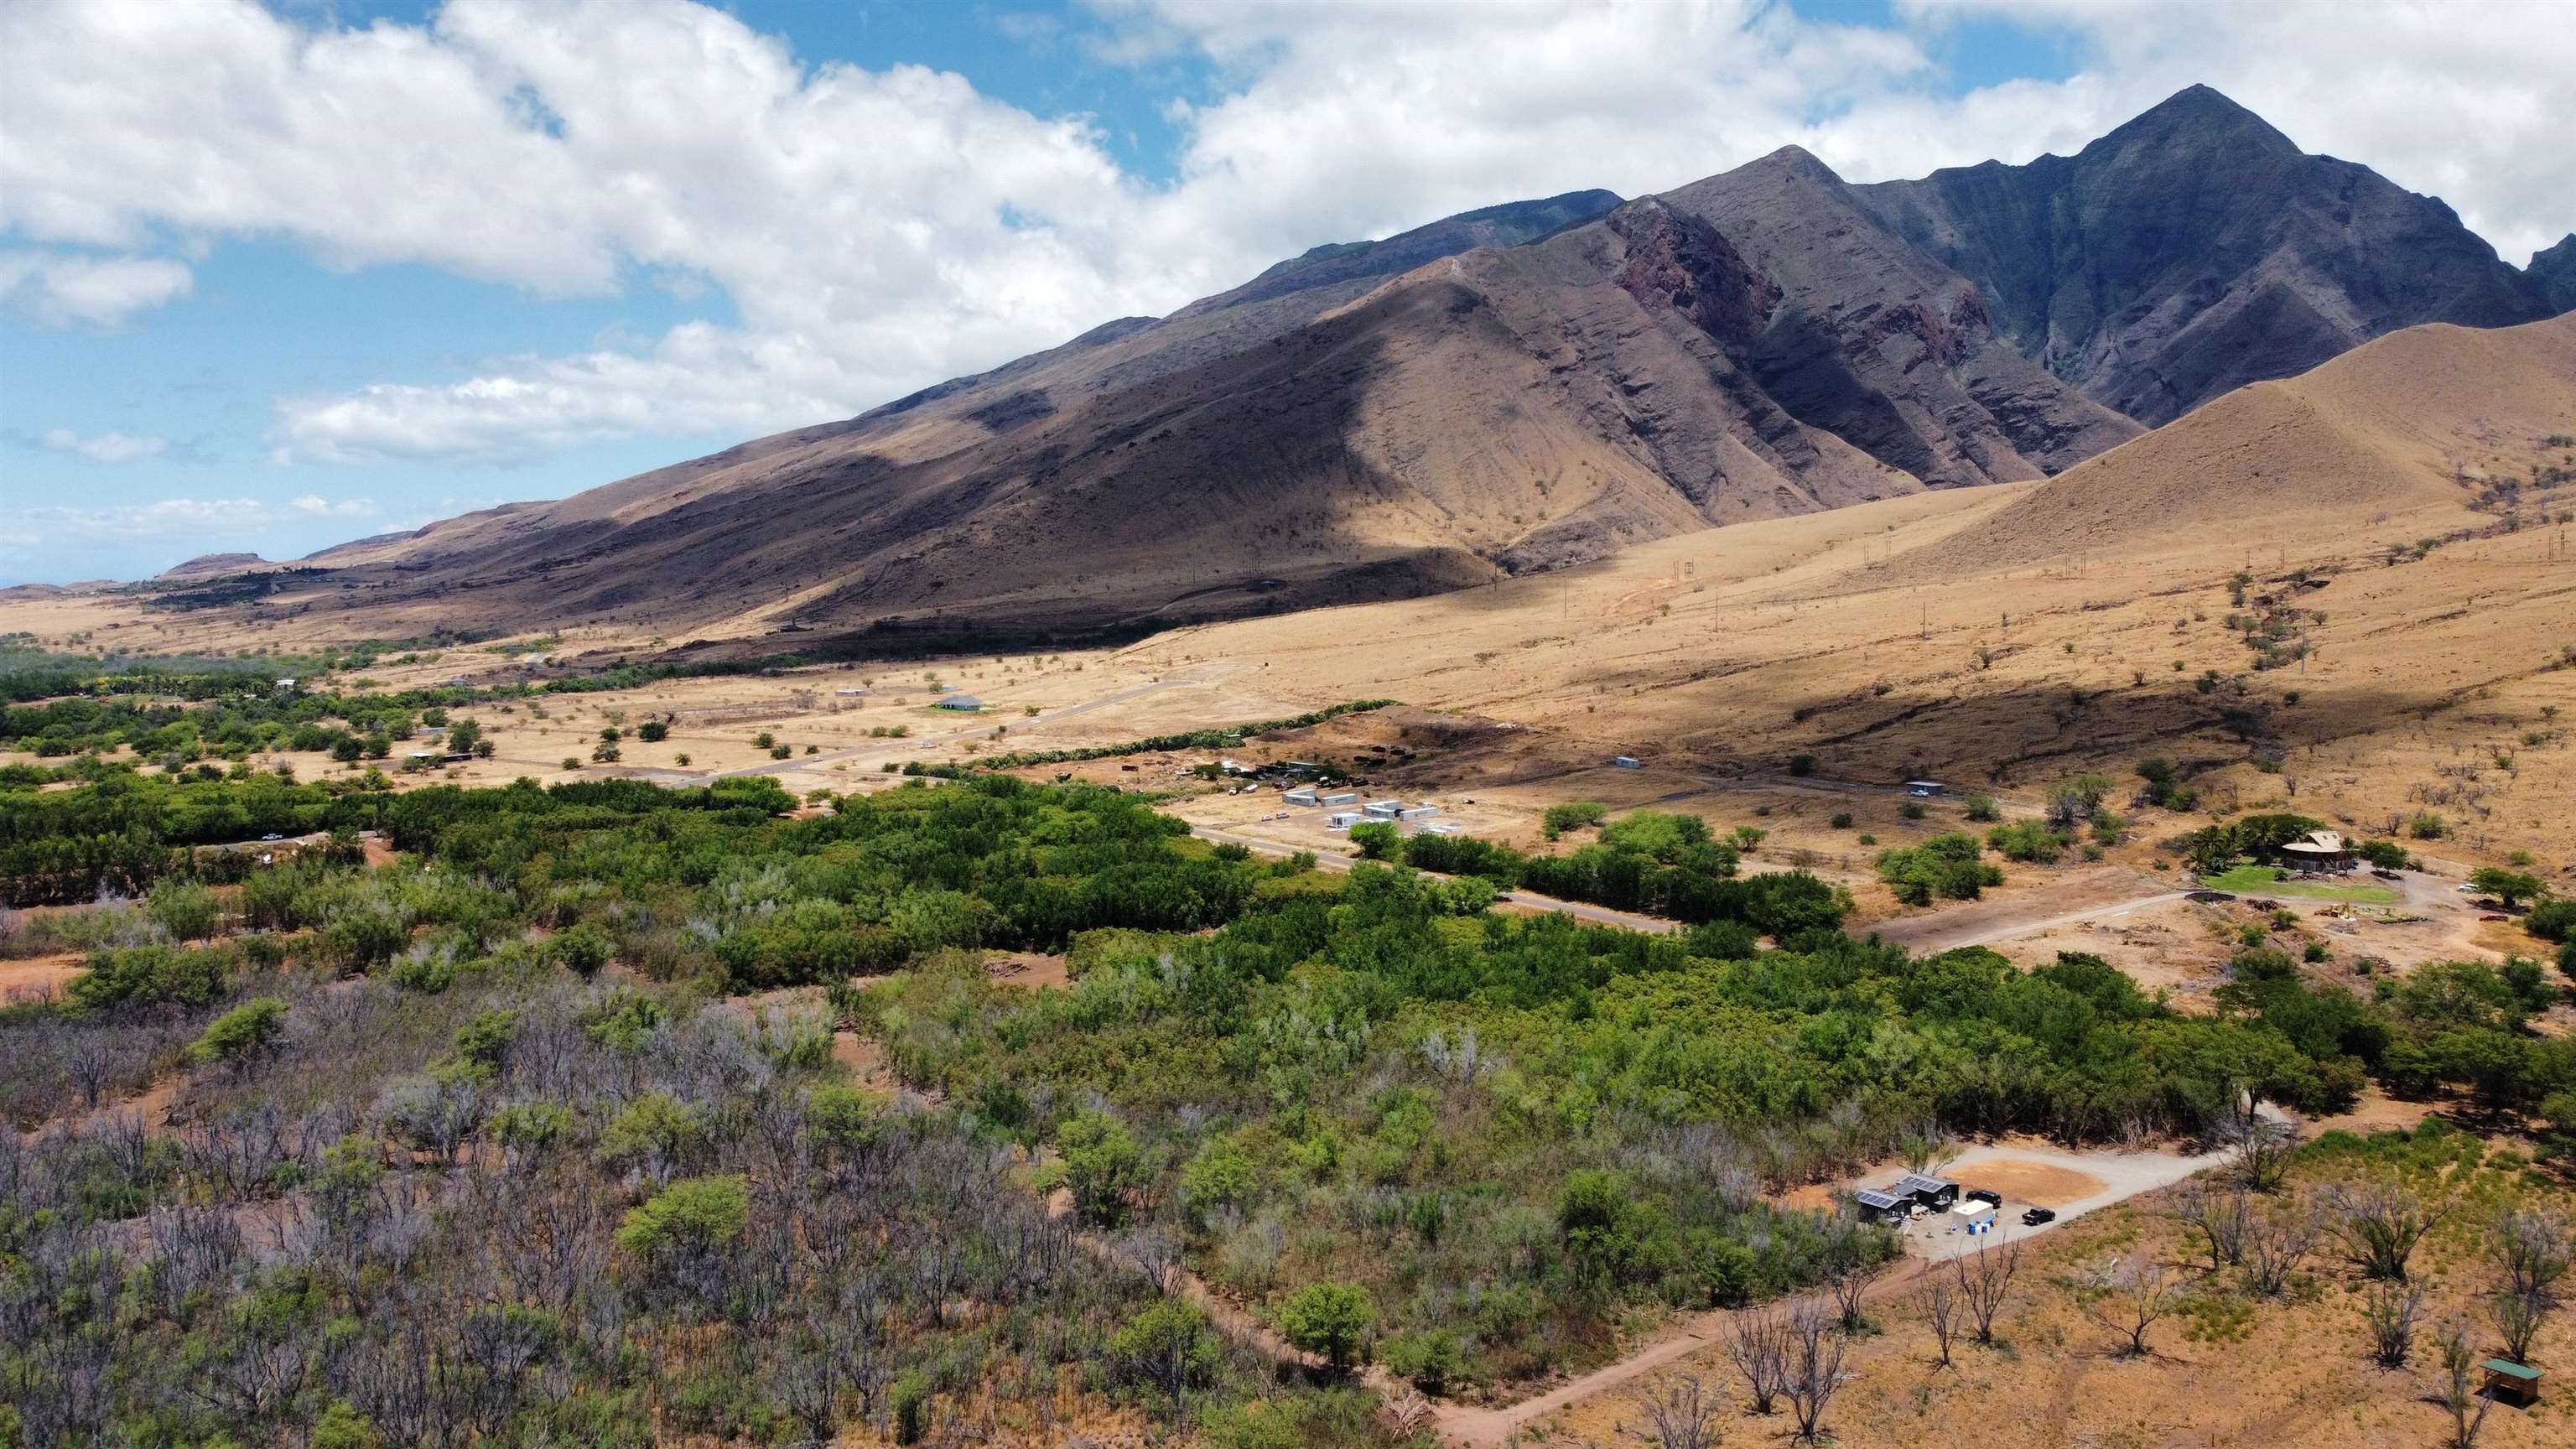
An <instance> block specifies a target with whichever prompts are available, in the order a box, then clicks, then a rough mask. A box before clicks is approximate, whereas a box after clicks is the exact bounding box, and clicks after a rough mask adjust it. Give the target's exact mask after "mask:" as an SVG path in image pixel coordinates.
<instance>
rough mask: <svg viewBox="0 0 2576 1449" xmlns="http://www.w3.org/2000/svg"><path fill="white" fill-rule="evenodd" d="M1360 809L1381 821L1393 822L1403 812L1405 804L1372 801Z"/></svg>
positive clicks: (1401, 802) (1400, 802)
mask: <svg viewBox="0 0 2576 1449" xmlns="http://www.w3.org/2000/svg"><path fill="white" fill-rule="evenodd" d="M1360 809H1362V810H1363V811H1366V812H1367V813H1368V814H1371V815H1374V816H1376V817H1377V818H1378V819H1380V820H1393V819H1394V818H1395V817H1396V816H1397V815H1399V814H1401V813H1402V812H1403V810H1404V802H1403V801H1401V800H1371V801H1370V802H1368V803H1367V804H1366V805H1363V806H1361V807H1360Z"/></svg>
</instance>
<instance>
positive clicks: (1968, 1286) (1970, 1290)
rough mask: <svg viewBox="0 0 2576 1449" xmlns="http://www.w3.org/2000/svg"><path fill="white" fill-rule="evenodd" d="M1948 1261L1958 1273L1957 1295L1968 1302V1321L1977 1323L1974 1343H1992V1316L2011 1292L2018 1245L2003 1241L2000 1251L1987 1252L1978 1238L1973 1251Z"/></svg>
mask: <svg viewBox="0 0 2576 1449" xmlns="http://www.w3.org/2000/svg"><path fill="white" fill-rule="evenodd" d="M1950 1261H1951V1264H1952V1266H1953V1267H1954V1268H1955V1270H1956V1271H1957V1273H1958V1275H1959V1295H1960V1297H1961V1298H1963V1299H1965V1300H1966V1302H1967V1305H1968V1321H1969V1322H1970V1323H1972V1324H1975V1325H1976V1331H1977V1342H1979V1343H1992V1342H1994V1341H1995V1318H1996V1316H1997V1315H1998V1314H2000V1313H2002V1312H2003V1308H2004V1300H2005V1299H2007V1298H2009V1297H2010V1296H2011V1295H2012V1281H2013V1275H2014V1274H2016V1273H2019V1272H2020V1271H2021V1244H2019V1243H2006V1244H2004V1245H2003V1247H2002V1249H2001V1250H2000V1251H1989V1250H1988V1248H1987V1246H1986V1244H1985V1242H1984V1240H1982V1239H1980V1240H1979V1241H1978V1243H1977V1251H1976V1252H1974V1253H1971V1254H1966V1255H1963V1256H1960V1257H1957V1258H1953V1259H1951V1260H1950Z"/></svg>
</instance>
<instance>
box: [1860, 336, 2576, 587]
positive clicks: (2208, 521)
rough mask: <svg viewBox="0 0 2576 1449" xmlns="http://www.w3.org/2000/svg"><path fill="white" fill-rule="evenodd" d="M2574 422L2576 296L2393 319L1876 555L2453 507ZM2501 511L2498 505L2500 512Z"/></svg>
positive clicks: (2362, 523) (2285, 524)
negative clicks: (2287, 374) (2481, 315)
mask: <svg viewBox="0 0 2576 1449" xmlns="http://www.w3.org/2000/svg"><path fill="white" fill-rule="evenodd" d="M2570 433H2576V314H2570V315H2567V316H2563V317H2557V318H2553V319H2551V320H2549V321H2546V322H2530V323H2525V324H2523V325H2522V326H2519V327H2506V328H2497V329H2493V330H2481V329H2475V328H2467V327H2454V326H2450V325H2447V324H2441V323H2435V324H2431V325H2427V326H2423V327H2411V328H2408V329H2407V330H2405V331H2403V332H2393V333H2390V334H2389V335H2388V336H2386V337H2382V338H2380V339H2378V340H2376V341H2374V342H2371V343H2368V344H2366V345H2364V346H2361V347H2357V348H2355V349H2353V350H2352V351H2350V352H2347V353H2345V354H2344V355H2342V356H2341V357H2337V358H2335V359H2333V360H2332V361H2329V362H2326V363H2324V364H2322V365H2321V366H2319V367H2317V368H2316V369H2314V370H2313V371H2310V372H2307V373H2305V374H2303V375H2301V376H2298V377H2294V378H2286V379H2282V380H2278V381H2273V382H2260V383H2255V384H2253V385H2251V386H2248V387H2244V388H2240V389H2238V390H2237V391H2235V392H2232V393H2229V394H2228V395H2227V396H2225V397H2223V398H2220V399H2218V400H2217V401H2216V402H2213V403H2210V404H2208V405H2207V406H2205V407H2202V408H2199V409H2197V410H2195V411H2194V412H2192V413H2191V414H2190V415H2189V416H2187V417H2184V418H2180V419H2177V420H2176V421H2174V422H2171V423H2168V424H2166V425H2165V426H2164V427H2161V428H2158V429H2157V430H2156V431H2154V432H2152V433H2149V434H2148V435H2146V436H2145V437H2143V438H2139V439H2138V440H2136V441H2135V442H2132V443H2129V444H2126V445H2124V446H2122V447H2119V448H2116V449H2113V450H2112V451H2111V452H2108V453H2105V454H2103V455H2102V456H2101V457H2098V458H2095V459H2093V460H2092V461H2091V462H2089V463H2085V464H2083V465H2082V466H2080V467H2076V468H2072V469H2069V470H2068V471H2067V472H2065V473H2063V474H2060V475H2059V476H2058V477H2056V478H2054V479H2052V480H2050V481H2049V482H2048V483H2047V484H2045V485H2044V486H2042V487H2040V488H2037V489H2034V490H2032V491H2030V492H2029V493H2026V494H2024V495H2022V496H2021V497H2019V498H2017V499H2015V500H2013V501H2012V502H2011V503H2009V504H2007V505H2005V506H2003V507H2001V508H1999V509H1997V510H1996V511H1995V512H1994V513H1992V514H1991V515H1989V516H1988V517H1986V518H1985V519H1983V520H1981V521H1980V522H1979V523H1978V524H1977V525H1976V526H1974V527H1972V528H1969V529H1966V530H1963V531H1961V532H1960V533H1957V534H1955V535H1953V536H1951V537H1950V538H1948V539H1945V540H1942V541H1941V542H1939V543H1936V544H1933V545H1930V546H1928V547H1925V548H1923V549H1920V550H1917V551H1915V552H1912V553H1908V554H1904V555H1901V556H1899V557H1898V558H1897V559H1896V560H1895V563H1894V566H1893V567H1892V568H1890V569H1887V570H1885V571H1882V572H1878V573H1876V574H1875V575H1874V576H1873V578H1872V580H1871V582H1872V584H1873V586H1886V585H1891V584H1902V583H1907V582H1934V581H1938V580H1941V579H1945V578H1954V577H1964V576H1966V575H1968V574H1971V573H1987V572H1992V571H1994V570H1998V569H2005V568H2013V567H2018V566H2022V565H2027V564H2033V563H2040V562H2045V561H2051V560H2059V559H2065V558H2068V557H2070V556H2072V555H2074V554H2077V553H2079V552H2080V553H2082V554H2085V555H2087V556H2088V557H2093V558H2118V557H2146V556H2150V555H2157V554H2166V553H2177V552H2189V551H2193V550H2201V551H2206V550H2207V549H2208V548H2209V546H2210V544H2211V541H2212V540H2213V539H2217V540H2242V542H2243V543H2244V544H2245V545H2248V546H2251V545H2258V544H2259V545H2261V546H2263V547H2266V548H2269V547H2271V546H2273V545H2275V544H2278V543H2282V542H2284V541H2287V540H2290V539H2303V538H2308V537H2311V536H2314V535H2316V534H2318V533H2319V532H2320V531H2323V532H2327V533H2331V534H2333V535H2334V536H2337V537H2340V538H2344V539H2346V540H2348V541H2357V540H2355V538H2354V536H2355V531H2356V530H2359V529H2368V528H2375V527H2377V528H2393V529H2394V530H2396V533H2395V534H2393V535H2392V536H2402V537H2408V538H2412V537H2416V536H2419V535H2420V534H2422V533H2424V532H2428V531H2439V530H2436V529H2432V528H2430V527H2429V526H2426V527H2415V526H2412V524H2411V521H2410V520H2409V515H2410V514H2419V515H2420V514H2422V513H2423V511H2425V510H2437V511H2441V512H2444V513H2456V512H2460V511H2462V510H2465V509H2466V508H2467V506H2468V504H2469V503H2470V502H2471V500H2472V498H2473V496H2474V492H2475V489H2474V486H2473V485H2472V484H2466V483H2463V482H2462V481H2461V480H2462V479H2463V478H2471V479H2474V478H2475V477H2476V476H2477V475H2478V473H2479V472H2481V471H2483V470H2486V469H2488V468H2490V467H2491V466H2494V465H2498V464H2500V465H2501V467H2500V469H2498V471H2500V472H2502V473H2503V474H2505V475H2508V476H2514V477H2519V476H2521V475H2522V473H2523V472H2524V470H2525V469H2526V468H2527V466H2528V465H2529V463H2530V462H2531V461H2532V460H2533V459H2534V458H2536V457H2538V456H2539V455H2540V446H2541V440H2542V439H2544V438H2547V437H2550V436H2553V435H2563V434H2570ZM2486 521H2488V522H2492V521H2493V520H2492V519H2489V520H2486Z"/></svg>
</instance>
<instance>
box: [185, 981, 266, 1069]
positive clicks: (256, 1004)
mask: <svg viewBox="0 0 2576 1449" xmlns="http://www.w3.org/2000/svg"><path fill="white" fill-rule="evenodd" d="M285 1034H286V1003H285V1002H283V1001H281V1000H279V999H278V998H276V997H274V996H262V997H258V998H256V999H253V1000H250V1001H245V1002H243V1003H242V1004H241V1005H239V1006H236V1007H234V1008H233V1009H232V1010H230V1011H227V1012H225V1013H224V1014H223V1015H221V1016H219V1017H216V1018H215V1019H214V1020H213V1021H211V1022H209V1023H207V1025H206V1030H205V1034H204V1035H202V1036H200V1037H198V1038H197V1040H196V1043H195V1044H194V1045H192V1046H190V1047H189V1048H188V1060H190V1061H192V1062H225V1063H231V1064H239V1063H243V1062H248V1061H251V1060H254V1059H256V1058H258V1057H262V1056H265V1055H267V1054H268V1051H269V1049H270V1048H272V1047H274V1046H275V1045H276V1044H277V1039H278V1038H279V1037H281V1036H283V1035H285Z"/></svg>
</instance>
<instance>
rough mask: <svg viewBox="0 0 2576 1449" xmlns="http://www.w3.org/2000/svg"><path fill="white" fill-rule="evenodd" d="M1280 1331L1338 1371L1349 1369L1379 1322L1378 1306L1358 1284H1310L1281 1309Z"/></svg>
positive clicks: (1327, 1282)
mask: <svg viewBox="0 0 2576 1449" xmlns="http://www.w3.org/2000/svg"><path fill="white" fill-rule="evenodd" d="M1278 1319H1279V1332H1280V1333H1281V1334H1282V1335H1284V1336H1285V1337H1286V1338H1287V1340H1288V1341H1289V1342H1290V1343H1292V1344H1295V1345H1296V1346H1297V1347H1299V1348H1302V1349H1304V1350H1306V1351H1307V1352H1308V1353H1320V1354H1322V1355H1323V1356H1324V1360H1325V1362H1327V1363H1330V1364H1331V1365H1332V1366H1333V1367H1334V1368H1335V1369H1336V1370H1345V1371H1346V1370H1348V1369H1349V1368H1350V1366H1351V1364H1352V1362H1353V1361H1354V1360H1355V1359H1356V1358H1357V1356H1358V1354H1359V1351H1360V1349H1361V1347H1362V1345H1364V1344H1365V1343H1367V1341H1368V1335H1369V1330H1370V1329H1372V1328H1374V1327H1375V1326H1376V1325H1377V1307H1376V1305H1375V1304H1373V1303H1371V1302H1370V1301H1369V1292H1368V1290H1367V1289H1366V1288H1363V1287H1361V1286H1360V1285H1359V1284H1357V1283H1335V1282H1330V1281H1325V1282H1316V1283H1309V1284H1307V1285H1306V1286H1305V1287H1303V1288H1300V1289H1298V1290H1297V1291H1296V1293H1295V1294H1294V1295H1292V1296H1291V1297H1290V1298H1289V1300H1288V1301H1287V1303H1285V1304H1283V1305H1282V1306H1281V1307H1280V1309H1279V1314H1278Z"/></svg>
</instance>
